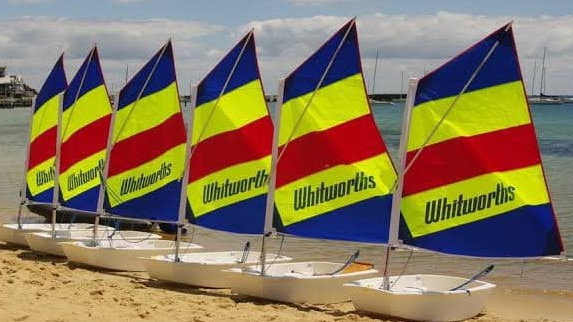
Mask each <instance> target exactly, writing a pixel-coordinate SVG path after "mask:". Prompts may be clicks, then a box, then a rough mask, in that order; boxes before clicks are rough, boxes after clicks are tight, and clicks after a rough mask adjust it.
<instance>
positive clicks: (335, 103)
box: [279, 74, 370, 145]
mask: <svg viewBox="0 0 573 322" xmlns="http://www.w3.org/2000/svg"><path fill="white" fill-rule="evenodd" d="M314 95H315V96H314V97H313V98H312V102H311V103H310V106H309V107H308V109H307V110H306V111H305V107H307V105H308V102H309V100H310V99H311V97H312V96H313V93H308V94H305V95H302V96H299V97H295V98H293V99H290V100H288V101H286V102H285V103H284V104H283V108H282V114H281V131H280V134H279V145H284V144H285V143H287V141H288V140H289V138H291V139H292V140H294V139H296V138H298V137H301V136H303V135H305V134H308V133H310V132H315V131H324V130H328V129H330V128H332V127H335V126H337V125H340V124H344V123H346V122H348V121H350V120H353V119H355V118H358V117H360V116H363V115H367V114H369V113H370V108H369V104H368V101H367V96H366V95H365V92H364V81H363V79H362V75H361V74H355V75H352V76H350V77H347V78H345V79H342V80H340V81H338V82H334V83H332V84H329V85H328V86H324V87H321V88H320V89H319V90H318V92H316V93H315V94H314ZM303 113H305V116H304V117H302V118H301V115H302V114H303ZM299 122H300V123H299ZM297 124H298V126H297ZM295 127H296V128H295ZM283 129H287V130H283ZM293 130H294V133H292V131H293Z"/></svg>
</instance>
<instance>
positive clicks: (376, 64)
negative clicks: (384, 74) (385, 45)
mask: <svg viewBox="0 0 573 322" xmlns="http://www.w3.org/2000/svg"><path fill="white" fill-rule="evenodd" d="M379 53H380V48H376V60H375V61H374V76H372V91H371V92H370V94H374V93H375V92H374V91H375V89H376V70H377V69H378V54H379Z"/></svg>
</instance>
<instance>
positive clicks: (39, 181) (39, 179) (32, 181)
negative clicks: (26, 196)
mask: <svg viewBox="0 0 573 322" xmlns="http://www.w3.org/2000/svg"><path fill="white" fill-rule="evenodd" d="M54 164H55V157H51V158H49V159H46V161H44V162H42V163H40V164H38V165H36V166H35V167H34V168H32V169H30V170H28V173H27V175H26V184H27V186H28V189H29V190H30V192H31V193H32V195H34V196H35V195H38V194H39V193H42V192H44V191H46V190H48V189H50V188H52V187H53V186H54V177H55V166H54Z"/></svg>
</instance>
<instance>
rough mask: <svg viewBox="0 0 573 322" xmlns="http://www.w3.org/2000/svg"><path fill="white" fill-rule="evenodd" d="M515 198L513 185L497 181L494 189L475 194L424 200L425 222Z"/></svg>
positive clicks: (459, 214) (435, 221) (477, 210)
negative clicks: (455, 197) (452, 198)
mask: <svg viewBox="0 0 573 322" xmlns="http://www.w3.org/2000/svg"><path fill="white" fill-rule="evenodd" d="M514 199H515V187H513V186H505V185H504V184H503V183H501V182H500V183H498V184H497V185H496V187H495V190H493V191H490V192H487V193H484V194H480V195H477V196H470V197H466V196H464V194H462V193H460V194H459V196H458V198H457V199H454V200H448V198H441V199H435V200H430V201H427V202H426V215H425V222H426V224H428V225H429V224H432V223H437V222H440V221H444V220H448V219H453V218H456V217H460V216H465V215H469V214H473V213H476V212H479V211H482V210H485V209H490V208H492V207H495V206H500V205H503V204H505V203H508V202H511V201H513V200H514Z"/></svg>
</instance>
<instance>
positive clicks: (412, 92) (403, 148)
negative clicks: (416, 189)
mask: <svg viewBox="0 0 573 322" xmlns="http://www.w3.org/2000/svg"><path fill="white" fill-rule="evenodd" d="M417 87H418V79H416V78H412V79H411V80H410V84H409V86H408V94H407V96H406V105H405V106H404V108H405V109H404V117H403V118H402V133H401V134H400V147H399V152H398V155H399V156H400V166H399V167H398V169H397V171H398V182H397V186H396V191H394V194H393V195H392V210H391V213H390V229H389V232H388V246H387V248H386V260H385V264H384V282H383V284H382V285H383V287H384V289H385V290H389V289H390V279H389V275H390V272H389V271H390V270H389V266H390V251H391V249H392V248H393V247H394V246H395V245H396V244H398V229H399V227H400V200H401V199H402V188H403V186H404V173H405V170H406V155H407V152H408V139H409V136H410V121H411V114H412V107H413V106H414V99H415V97H416V89H417Z"/></svg>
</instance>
